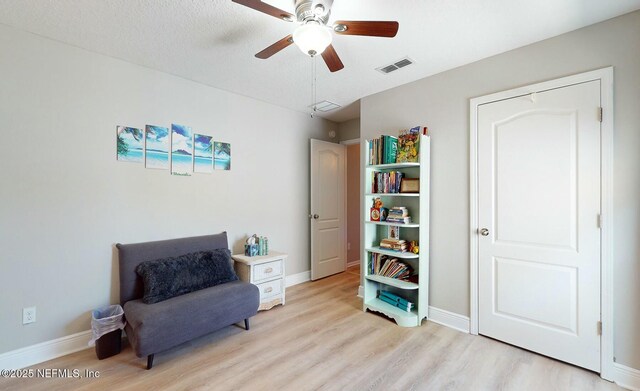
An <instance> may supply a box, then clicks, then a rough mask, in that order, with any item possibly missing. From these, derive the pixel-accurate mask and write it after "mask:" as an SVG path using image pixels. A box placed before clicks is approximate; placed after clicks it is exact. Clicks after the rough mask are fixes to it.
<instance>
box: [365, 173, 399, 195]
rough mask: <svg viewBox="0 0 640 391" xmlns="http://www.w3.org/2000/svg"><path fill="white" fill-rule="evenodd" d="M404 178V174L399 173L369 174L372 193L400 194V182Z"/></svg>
mask: <svg viewBox="0 0 640 391" xmlns="http://www.w3.org/2000/svg"><path fill="white" fill-rule="evenodd" d="M402 178H404V173H403V172H400V171H389V172H380V171H373V172H372V173H371V192H372V193H400V182H402Z"/></svg>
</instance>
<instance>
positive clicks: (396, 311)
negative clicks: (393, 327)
mask: <svg viewBox="0 0 640 391" xmlns="http://www.w3.org/2000/svg"><path fill="white" fill-rule="evenodd" d="M364 309H365V311H366V310H367V309H369V310H370V311H375V312H380V313H382V314H384V315H386V316H388V317H390V318H393V320H395V321H396V323H397V324H398V326H402V327H415V326H420V317H419V315H418V313H417V312H416V311H415V310H411V312H407V311H403V310H401V309H400V308H398V307H395V306H392V305H391V304H389V303H385V302H384V301H382V300H380V299H378V298H374V299H371V300H369V301H366V302H365V303H364Z"/></svg>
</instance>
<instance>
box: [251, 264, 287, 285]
mask: <svg viewBox="0 0 640 391" xmlns="http://www.w3.org/2000/svg"><path fill="white" fill-rule="evenodd" d="M281 275H282V259H278V260H277V261H273V262H267V263H262V264H260V265H255V266H254V267H253V281H262V280H266V279H267V278H271V277H278V276H281Z"/></svg>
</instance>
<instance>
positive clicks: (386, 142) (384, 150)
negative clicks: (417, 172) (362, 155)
mask: <svg viewBox="0 0 640 391" xmlns="http://www.w3.org/2000/svg"><path fill="white" fill-rule="evenodd" d="M397 153H398V139H397V138H396V137H393V136H380V138H376V139H373V140H371V141H369V164H370V165H373V164H391V163H395V162H396V156H397Z"/></svg>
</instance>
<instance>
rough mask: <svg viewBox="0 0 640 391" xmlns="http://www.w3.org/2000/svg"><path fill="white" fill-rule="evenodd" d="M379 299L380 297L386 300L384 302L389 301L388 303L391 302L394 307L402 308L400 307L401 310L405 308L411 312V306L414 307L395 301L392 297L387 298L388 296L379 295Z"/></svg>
mask: <svg viewBox="0 0 640 391" xmlns="http://www.w3.org/2000/svg"><path fill="white" fill-rule="evenodd" d="M378 299H380V300H382V301H384V302H385V303H387V304H391V305H392V306H394V307H397V308H400V309H401V310H403V311H406V312H411V308H412V307H409V306H405V305H402V304H401V303H398V302H395V301H393V300H391V299H389V298H387V297H386V296H382V295H380V296H378Z"/></svg>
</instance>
